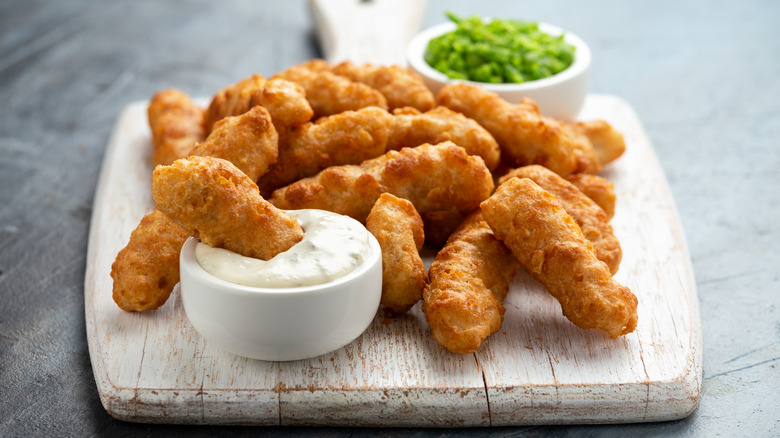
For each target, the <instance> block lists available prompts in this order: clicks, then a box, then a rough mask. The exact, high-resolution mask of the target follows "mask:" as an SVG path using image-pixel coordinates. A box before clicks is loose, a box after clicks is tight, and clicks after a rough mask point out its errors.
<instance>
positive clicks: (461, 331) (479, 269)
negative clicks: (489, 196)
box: [422, 210, 520, 353]
mask: <svg viewBox="0 0 780 438" xmlns="http://www.w3.org/2000/svg"><path fill="white" fill-rule="evenodd" d="M519 269H520V263H519V262H518V261H517V260H516V259H515V257H514V256H513V255H512V253H511V252H510V251H509V249H507V247H506V246H504V244H503V243H501V241H499V240H498V239H496V237H495V236H494V235H493V231H492V230H491V229H490V227H489V226H488V224H487V222H485V220H484V219H483V218H482V213H481V212H480V210H476V211H475V212H474V213H472V214H471V215H469V216H468V217H467V218H466V219H465V220H464V221H463V223H462V224H461V225H460V226H459V227H458V229H457V230H456V231H455V233H453V234H452V236H450V238H449V239H448V240H447V244H446V245H445V246H444V248H442V250H441V251H439V253H438V254H437V255H436V259H435V260H434V261H433V263H432V264H431V267H430V269H429V270H428V275H429V278H430V284H429V285H428V287H427V288H426V289H425V292H424V293H423V300H424V302H423V306H422V310H423V313H425V318H426V320H427V321H428V326H429V327H430V328H431V334H432V335H433V338H434V339H435V340H436V342H438V343H439V345H441V346H442V347H444V348H446V349H447V350H449V351H451V352H453V353H472V352H474V351H476V350H477V349H478V348H479V347H480V346H481V345H482V343H483V342H484V341H485V339H486V338H487V337H488V336H490V335H492V334H493V333H495V332H497V331H498V330H499V329H500V328H501V324H502V323H503V321H504V306H503V304H502V303H503V301H504V298H506V295H507V293H508V292H509V283H510V282H511V281H512V278H514V276H515V274H517V271H518V270H519Z"/></svg>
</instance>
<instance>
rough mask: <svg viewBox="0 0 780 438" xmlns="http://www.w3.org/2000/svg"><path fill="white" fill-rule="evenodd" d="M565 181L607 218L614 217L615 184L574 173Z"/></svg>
mask: <svg viewBox="0 0 780 438" xmlns="http://www.w3.org/2000/svg"><path fill="white" fill-rule="evenodd" d="M566 179H567V180H568V181H569V182H570V183H572V184H574V185H575V186H576V187H577V188H578V189H580V191H581V192H582V193H585V195H586V196H587V197H588V198H590V199H592V200H593V202H595V203H596V204H598V205H599V207H601V209H602V210H604V213H606V214H607V217H608V218H610V219H612V216H614V215H615V184H613V183H612V181H610V180H608V179H606V178H603V177H600V176H598V175H591V174H588V173H575V174H574V175H569V176H567V177H566Z"/></svg>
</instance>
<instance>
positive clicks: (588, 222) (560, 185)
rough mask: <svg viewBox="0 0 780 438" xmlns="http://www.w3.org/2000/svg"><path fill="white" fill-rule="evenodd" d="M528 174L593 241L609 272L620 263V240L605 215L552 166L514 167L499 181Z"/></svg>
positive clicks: (613, 271)
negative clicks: (549, 167)
mask: <svg viewBox="0 0 780 438" xmlns="http://www.w3.org/2000/svg"><path fill="white" fill-rule="evenodd" d="M513 177H519V178H528V179H530V180H532V181H533V182H535V183H536V184H538V185H539V187H541V188H543V189H544V190H547V191H548V192H550V193H552V194H553V195H554V196H555V198H556V199H557V200H558V202H560V204H561V206H562V207H563V209H564V210H566V213H568V214H569V215H570V216H571V217H572V218H573V219H574V221H575V222H576V223H577V225H579V227H580V229H581V230H582V234H583V235H584V236H585V238H586V239H588V240H590V242H591V243H592V244H593V250H594V251H595V253H596V257H597V258H598V259H599V260H601V261H602V262H604V263H606V264H607V266H609V270H610V272H611V273H612V274H614V273H616V272H617V270H618V267H619V266H620V259H621V258H622V257H623V252H622V250H621V249H620V242H618V239H617V237H615V234H614V233H613V231H612V226H611V225H610V224H609V217H607V214H606V213H605V212H604V210H602V209H601V207H599V206H598V204H596V203H595V202H594V201H593V200H592V199H590V198H589V197H587V196H586V195H585V194H584V193H582V192H581V191H580V190H579V189H578V188H577V187H576V186H574V184H572V183H570V182H568V181H566V180H565V179H563V178H561V177H560V176H558V175H557V174H556V173H555V172H553V171H552V170H549V169H546V168H544V167H542V166H539V165H532V166H525V167H520V168H517V169H514V170H512V171H510V172H509V173H508V174H506V175H504V176H503V177H502V178H501V179H500V180H499V183H503V182H505V181H507V180H509V179H510V178H513Z"/></svg>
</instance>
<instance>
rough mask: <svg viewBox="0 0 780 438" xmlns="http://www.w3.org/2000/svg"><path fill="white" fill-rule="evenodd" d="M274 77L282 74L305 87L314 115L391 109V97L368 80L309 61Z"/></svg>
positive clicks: (317, 116) (281, 76)
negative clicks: (346, 74)
mask: <svg viewBox="0 0 780 438" xmlns="http://www.w3.org/2000/svg"><path fill="white" fill-rule="evenodd" d="M273 78H281V79H285V80H288V81H290V82H295V83H296V84H298V85H300V86H301V87H303V89H304V90H306V99H307V100H308V101H309V103H310V104H311V108H312V109H313V110H314V118H319V117H324V116H330V115H333V114H338V113H341V112H344V111H350V110H352V111H354V110H358V109H360V108H365V107H367V106H378V107H380V108H382V109H385V110H386V109H387V99H385V97H384V96H383V95H382V93H380V92H379V91H377V90H375V89H373V88H371V87H369V86H368V85H366V84H362V83H360V82H355V81H352V80H350V79H348V78H345V77H344V76H339V75H337V74H335V73H332V72H330V71H327V70H319V69H317V68H310V67H309V66H308V65H306V64H301V65H297V66H293V67H291V68H289V69H287V70H285V71H283V72H281V73H277V74H276V75H275V76H273Z"/></svg>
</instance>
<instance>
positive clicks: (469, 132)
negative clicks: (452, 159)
mask: <svg viewBox="0 0 780 438" xmlns="http://www.w3.org/2000/svg"><path fill="white" fill-rule="evenodd" d="M448 140H449V141H451V142H453V143H455V144H456V145H458V146H461V147H463V148H464V149H466V152H468V153H469V155H479V156H480V157H482V159H483V160H484V161H485V165H486V166H487V168H488V169H490V170H491V171H492V170H493V169H495V168H496V166H498V163H499V161H500V159H501V150H500V149H499V147H498V143H496V140H495V139H494V138H493V136H492V135H490V133H489V132H488V131H487V130H486V129H485V128H483V127H482V126H481V125H480V124H479V123H477V122H476V121H474V120H471V119H469V118H468V117H466V116H464V115H463V114H460V113H456V112H454V111H452V110H450V109H448V108H447V107H443V106H440V107H437V108H435V109H432V110H430V111H427V112H425V113H417V114H414V113H411V112H410V111H408V110H407V107H404V108H401V109H399V110H398V111H397V112H396V113H395V115H394V116H393V124H392V128H391V130H390V138H389V139H388V141H387V149H388V150H396V151H397V150H401V149H403V148H406V147H415V146H419V145H421V144H423V143H431V144H436V143H441V142H443V141H448Z"/></svg>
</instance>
